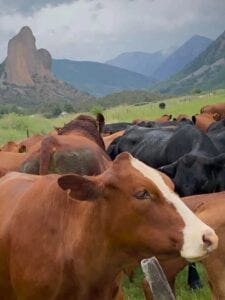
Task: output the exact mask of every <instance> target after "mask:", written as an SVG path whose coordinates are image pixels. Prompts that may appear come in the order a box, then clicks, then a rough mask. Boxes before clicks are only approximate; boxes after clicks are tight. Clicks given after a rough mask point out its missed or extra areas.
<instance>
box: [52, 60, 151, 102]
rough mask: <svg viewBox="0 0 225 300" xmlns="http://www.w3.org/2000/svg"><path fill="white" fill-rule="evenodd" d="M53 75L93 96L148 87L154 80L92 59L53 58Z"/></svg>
mask: <svg viewBox="0 0 225 300" xmlns="http://www.w3.org/2000/svg"><path fill="white" fill-rule="evenodd" d="M52 70H53V73H54V74H55V76H56V77H57V78H59V79H61V80H63V81H66V82H68V83H69V84H71V85H73V86H74V87H75V88H77V89H79V90H81V91H85V92H88V93H90V94H92V95H95V96H103V95H107V94H111V93H115V92H119V91H123V90H138V89H146V88H147V87H148V88H150V87H151V86H153V85H154V84H155V83H156V80H155V79H153V78H150V77H147V76H145V75H142V74H139V73H136V72H131V71H128V70H125V69H122V68H118V67H114V66H110V65H107V64H103V63H98V62H92V61H72V60H67V59H53V63H52Z"/></svg>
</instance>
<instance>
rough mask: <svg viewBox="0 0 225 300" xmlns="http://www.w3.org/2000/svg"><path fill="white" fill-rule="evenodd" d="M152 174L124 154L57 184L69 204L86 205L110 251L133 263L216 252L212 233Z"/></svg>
mask: <svg viewBox="0 0 225 300" xmlns="http://www.w3.org/2000/svg"><path fill="white" fill-rule="evenodd" d="M164 177H165V175H164V176H162V175H161V174H160V172H158V171H157V170H155V169H153V168H151V167H148V166H147V165H145V164H144V163H142V162H140V161H139V160H137V159H135V158H133V157H132V156H131V155H129V154H128V153H122V154H120V155H119V156H118V157H117V158H116V160H115V161H114V162H113V164H112V166H111V167H110V168H109V169H108V170H106V171H105V172H104V173H103V174H101V175H99V176H96V177H87V176H85V177H82V176H79V175H74V174H71V175H63V176H61V177H60V178H59V179H58V184H59V186H60V187H61V188H62V189H63V190H69V195H70V196H71V198H72V199H73V200H74V201H78V200H79V201H92V203H93V205H95V217H96V218H98V220H99V222H101V224H102V230H103V232H104V234H105V236H106V237H107V240H108V241H110V243H111V244H112V247H113V248H114V249H115V251H117V249H118V248H119V249H123V251H124V253H126V254H130V255H132V256H135V257H136V258H139V259H141V258H144V257H149V256H150V255H156V254H157V255H160V254H168V253H176V252H178V251H180V253H181V256H182V257H184V258H186V259H188V260H195V259H197V258H202V257H203V256H205V255H206V254H207V253H208V252H210V251H211V250H213V249H215V248H216V247H217V236H216V234H215V232H214V231H213V230H212V229H211V228H210V227H208V226H207V225H205V224H204V223H203V222H202V221H200V220H199V219H198V218H197V217H196V216H195V215H194V214H193V213H192V212H191V211H190V210H189V209H188V208H187V207H186V206H185V204H184V203H183V202H182V201H181V199H180V198H179V197H178V195H177V194H175V193H174V191H173V190H172V188H171V185H170V183H169V181H167V180H165V178H164Z"/></svg>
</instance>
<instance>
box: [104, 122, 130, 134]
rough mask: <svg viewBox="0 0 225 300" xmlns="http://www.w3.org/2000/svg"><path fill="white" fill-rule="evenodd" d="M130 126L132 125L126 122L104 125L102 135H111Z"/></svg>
mask: <svg viewBox="0 0 225 300" xmlns="http://www.w3.org/2000/svg"><path fill="white" fill-rule="evenodd" d="M132 125H133V124H132V123H128V122H120V123H111V124H105V125H104V128H103V133H109V134H113V133H115V132H117V131H120V130H125V129H127V128H128V127H129V126H132Z"/></svg>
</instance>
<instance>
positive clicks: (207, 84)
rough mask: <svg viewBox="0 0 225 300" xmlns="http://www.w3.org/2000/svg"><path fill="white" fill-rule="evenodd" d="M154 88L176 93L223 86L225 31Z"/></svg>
mask: <svg viewBox="0 0 225 300" xmlns="http://www.w3.org/2000/svg"><path fill="white" fill-rule="evenodd" d="M155 88H156V89H157V90H160V91H161V92H166V93H177V94H183V93H187V92H190V91H191V90H196V89H200V90H210V89H217V88H225V31H224V32H223V33H222V34H221V35H220V36H219V37H218V38H217V39H216V40H215V41H214V42H212V43H211V44H210V45H209V46H208V47H207V48H206V49H205V51H203V52H202V53H201V54H200V55H199V56H198V57H196V58H195V59H194V60H193V61H192V62H191V63H190V64H188V65H187V66H186V67H185V68H184V69H182V70H181V71H180V72H178V73H177V74H176V75H174V76H172V77H171V78H169V79H168V80H167V81H164V82H161V83H159V84H157V85H156V87H155Z"/></svg>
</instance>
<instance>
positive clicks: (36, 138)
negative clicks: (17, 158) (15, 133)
mask: <svg viewBox="0 0 225 300" xmlns="http://www.w3.org/2000/svg"><path fill="white" fill-rule="evenodd" d="M43 138H44V135H42V134H34V135H32V136H31V137H28V138H27V139H25V140H23V141H21V142H19V143H18V152H20V153H22V152H29V150H30V149H31V148H32V147H33V146H34V145H35V144H37V143H38V142H40V141H42V140H43Z"/></svg>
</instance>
